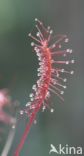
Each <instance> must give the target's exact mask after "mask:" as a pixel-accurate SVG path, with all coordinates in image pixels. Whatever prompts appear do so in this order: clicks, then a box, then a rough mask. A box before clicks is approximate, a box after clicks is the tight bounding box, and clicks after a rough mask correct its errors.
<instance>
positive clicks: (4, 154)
mask: <svg viewBox="0 0 84 156" xmlns="http://www.w3.org/2000/svg"><path fill="white" fill-rule="evenodd" d="M14 135H15V128H11V130H10V132H9V135H8V138H7V141H6V144H5V146H4V149H3V151H2V154H1V156H8V153H9V150H10V148H11V145H12V142H13V139H14Z"/></svg>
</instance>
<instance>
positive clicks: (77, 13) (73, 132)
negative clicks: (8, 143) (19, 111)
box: [0, 0, 84, 156]
mask: <svg viewBox="0 0 84 156" xmlns="http://www.w3.org/2000/svg"><path fill="white" fill-rule="evenodd" d="M35 18H38V19H40V20H41V21H43V22H44V24H45V25H46V26H48V25H50V26H51V27H52V29H53V30H54V33H58V34H61V33H62V34H67V35H68V36H69V38H70V40H71V45H72V48H73V49H74V51H75V53H74V57H75V59H76V64H75V66H74V69H75V75H74V76H73V77H72V78H70V79H69V80H68V89H67V91H66V93H65V95H64V98H65V102H64V103H63V104H62V103H61V102H60V100H59V99H58V98H57V97H55V96H54V98H53V99H52V103H53V104H54V108H55V112H54V114H50V112H49V111H48V110H47V111H46V112H45V113H44V114H42V113H39V115H38V116H37V124H36V125H34V126H33V127H32V129H31V132H30V134H29V136H28V138H27V139H26V142H25V145H24V148H23V150H22V152H21V156H23V155H24V156H27V155H30V156H43V155H44V156H49V150H50V144H51V143H52V144H54V145H55V146H57V145H58V144H62V145H65V144H68V145H70V146H82V147H83V146H84V121H83V120H84V82H83V80H84V72H83V66H84V58H83V57H84V51H83V50H84V48H83V45H84V43H83V37H84V1H83V0H42V1H41V0H0V88H1V89H2V88H8V89H9V90H10V94H11V97H12V98H13V99H17V100H19V102H20V107H22V106H23V105H25V103H26V102H27V101H28V100H29V97H28V95H29V93H30V92H31V88H32V85H33V84H34V83H35V82H36V80H37V67H38V61H37V57H36V55H35V54H34V53H33V52H32V49H31V46H30V42H31V40H30V39H29V38H28V33H29V32H30V31H31V30H32V28H33V26H34V24H35V22H34V19H35ZM24 121H25V122H24ZM26 123H27V121H26V120H23V119H22V120H21V121H20V122H19V124H18V126H17V128H16V134H15V138H14V142H13V144H12V147H11V149H10V152H9V155H8V156H12V155H13V153H14V151H15V148H16V145H17V144H18V143H19V140H20V138H21V135H22V133H23V131H24V128H25V125H26ZM4 135H5V136H4ZM4 135H2V138H6V137H7V135H8V132H7V133H6V134H4ZM3 140H4V141H2V142H1V146H0V147H1V149H0V151H2V149H3V146H2V145H4V144H5V139H3ZM52 155H55V154H52Z"/></svg>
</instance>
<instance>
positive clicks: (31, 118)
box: [14, 105, 40, 156]
mask: <svg viewBox="0 0 84 156" xmlns="http://www.w3.org/2000/svg"><path fill="white" fill-rule="evenodd" d="M39 109H40V107H39V106H38V105H37V108H36V109H35V110H34V112H32V114H31V117H30V119H29V122H28V124H27V126H26V129H25V131H24V134H23V136H22V138H21V141H20V143H19V145H18V147H17V149H16V151H15V153H14V156H19V155H20V151H21V149H22V147H23V145H24V143H25V140H26V138H27V136H28V133H29V132H30V128H31V126H32V124H33V121H34V120H35V117H36V114H37V112H38V111H39Z"/></svg>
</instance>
